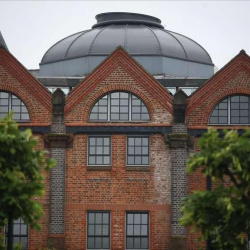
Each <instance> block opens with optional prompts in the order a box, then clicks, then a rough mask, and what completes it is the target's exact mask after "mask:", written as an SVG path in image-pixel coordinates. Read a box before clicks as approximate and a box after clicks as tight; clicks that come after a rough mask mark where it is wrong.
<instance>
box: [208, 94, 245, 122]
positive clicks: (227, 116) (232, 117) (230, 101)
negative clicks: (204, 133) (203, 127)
mask: <svg viewBox="0 0 250 250" xmlns="http://www.w3.org/2000/svg"><path fill="white" fill-rule="evenodd" d="M249 112H250V97H249V96H245V95H235V96H229V97H227V98H226V99H224V100H223V101H222V102H220V103H219V104H218V105H217V106H216V107H215V109H214V110H213V112H212V114H211V115H210V118H209V123H210V124H250V114H249Z"/></svg>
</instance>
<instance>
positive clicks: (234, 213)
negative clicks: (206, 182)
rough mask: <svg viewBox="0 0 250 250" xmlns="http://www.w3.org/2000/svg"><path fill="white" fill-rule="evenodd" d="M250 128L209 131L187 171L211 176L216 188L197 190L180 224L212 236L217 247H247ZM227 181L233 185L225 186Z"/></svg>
mask: <svg viewBox="0 0 250 250" xmlns="http://www.w3.org/2000/svg"><path fill="white" fill-rule="evenodd" d="M249 137H250V131H247V130H246V131H245V132H244V133H243V135H239V134H238V132H237V131H233V130H232V131H226V130H225V131H223V138H221V137H220V136H219V133H218V131H216V130H209V131H208V132H207V133H206V134H204V135H203V136H202V137H201V139H200V141H199V147H200V149H201V151H200V152H198V153H195V154H193V155H192V156H191V157H190V159H189V161H188V167H187V172H188V173H194V172H195V171H196V170H198V169H200V168H202V173H203V174H204V175H205V176H206V177H209V178H211V180H212V182H214V183H215V185H213V188H212V190H211V191H210V190H204V191H196V192H194V193H193V194H191V195H189V196H188V197H187V198H186V199H185V204H184V206H183V207H182V210H181V211H182V215H183V217H182V218H181V220H180V223H181V224H182V225H184V226H191V228H192V230H194V231H200V232H201V233H202V237H201V238H202V239H203V240H207V239H208V238H210V239H211V242H212V247H213V249H225V250H231V249H232V250H238V249H246V233H247V231H248V221H249V218H250V139H249ZM225 180H230V183H231V184H229V183H228V184H227V185H225Z"/></svg>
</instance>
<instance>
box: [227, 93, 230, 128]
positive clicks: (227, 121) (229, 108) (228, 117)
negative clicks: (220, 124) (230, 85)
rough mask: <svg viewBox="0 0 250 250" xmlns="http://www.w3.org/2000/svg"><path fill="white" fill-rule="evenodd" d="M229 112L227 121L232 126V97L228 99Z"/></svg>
mask: <svg viewBox="0 0 250 250" xmlns="http://www.w3.org/2000/svg"><path fill="white" fill-rule="evenodd" d="M227 106H228V107H227V110H228V111H227V112H228V115H227V117H228V121H227V123H228V124H231V97H228V98H227Z"/></svg>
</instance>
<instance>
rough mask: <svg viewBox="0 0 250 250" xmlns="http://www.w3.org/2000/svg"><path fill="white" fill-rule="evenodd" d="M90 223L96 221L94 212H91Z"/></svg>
mask: <svg viewBox="0 0 250 250" xmlns="http://www.w3.org/2000/svg"><path fill="white" fill-rule="evenodd" d="M88 222H89V224H94V223H95V214H94V213H89V221H88Z"/></svg>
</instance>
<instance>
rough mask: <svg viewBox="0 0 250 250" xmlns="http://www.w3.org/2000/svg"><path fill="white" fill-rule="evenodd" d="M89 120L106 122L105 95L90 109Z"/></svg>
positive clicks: (106, 104)
mask: <svg viewBox="0 0 250 250" xmlns="http://www.w3.org/2000/svg"><path fill="white" fill-rule="evenodd" d="M89 119H90V120H100V121H107V120H108V96H107V95H105V96H104V97H102V99H100V100H99V101H98V102H97V103H96V104H95V106H94V107H93V108H92V111H91V114H90V118H89Z"/></svg>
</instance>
